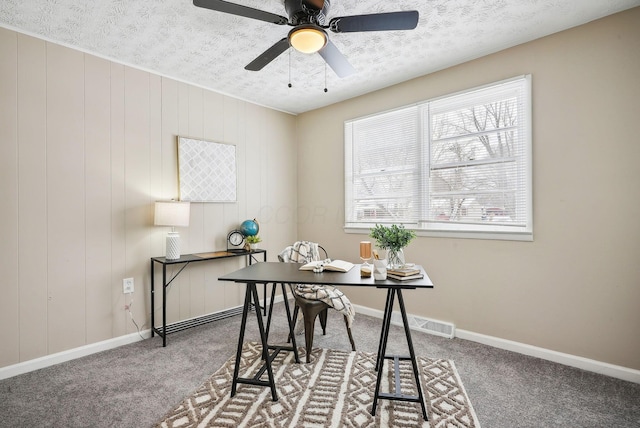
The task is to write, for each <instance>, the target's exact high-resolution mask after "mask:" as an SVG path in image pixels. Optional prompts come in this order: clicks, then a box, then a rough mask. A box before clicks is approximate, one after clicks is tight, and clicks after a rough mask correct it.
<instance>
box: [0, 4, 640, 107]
mask: <svg viewBox="0 0 640 428" xmlns="http://www.w3.org/2000/svg"><path fill="white" fill-rule="evenodd" d="M234 2H235V3H240V4H243V5H245V6H250V7H254V8H259V9H262V10H265V11H268V12H272V13H275V14H278V15H283V16H286V12H285V10H284V5H283V1H282V0H262V1H258V0H234ZM639 5H640V0H397V1H389V0H385V1H383V0H361V1H356V0H333V1H332V4H331V10H330V11H329V14H328V18H329V19H331V18H333V17H336V16H346V15H356V14H367V13H378V12H391V11H400V10H417V11H419V13H420V21H419V23H418V27H417V28H416V29H415V30H410V31H391V32H367V33H343V34H335V33H331V32H329V37H330V39H331V40H332V41H333V43H334V44H335V45H336V46H337V47H338V48H339V49H340V51H341V52H342V53H343V54H344V55H345V56H346V57H347V59H348V60H349V62H350V63H351V64H352V65H353V66H354V67H355V69H356V70H357V72H356V73H355V74H353V75H351V76H349V77H347V78H344V79H340V78H338V77H337V76H336V75H335V74H334V73H333V71H332V70H331V68H329V67H325V64H324V61H323V60H322V58H321V57H320V56H319V55H318V54H312V55H306V54H301V53H298V52H296V51H294V50H293V49H289V51H288V52H285V53H284V54H282V55H281V56H279V57H278V58H276V59H275V60H274V61H273V62H272V63H271V64H269V65H267V66H266V67H265V68H264V69H263V70H262V71H258V72H253V71H246V70H244V66H245V65H247V64H248V63H249V62H251V61H252V60H253V59H254V58H255V57H257V56H258V55H259V54H261V53H262V52H263V51H264V50H266V49H267V48H268V47H270V46H271V45H273V44H274V43H275V42H276V41H278V40H279V39H281V38H282V37H285V36H286V35H287V33H288V31H289V29H290V27H288V26H280V25H274V24H269V23H266V22H262V21H257V20H254V19H249V18H242V17H238V16H233V15H229V14H224V13H220V12H214V11H211V10H207V9H202V8H198V7H195V6H193V3H192V1H191V0H147V1H143V0H100V1H86V0H1V1H0V26H4V27H6V28H9V29H13V30H17V31H20V32H23V33H26V34H31V35H34V36H37V37H41V38H44V39H47V40H51V41H53V42H56V43H60V44H63V45H66V46H70V47H73V48H76V49H79V50H82V51H85V52H89V53H92V54H95V55H98V56H101V57H104V58H108V59H111V60H114V61H117V62H120V63H124V64H127V65H132V66H135V67H138V68H142V69H145V70H149V71H151V72H154V73H157V74H161V75H164V76H168V77H171V78H174V79H177V80H181V81H184V82H188V83H193V84H195V85H198V86H201V87H205V88H208V89H211V90H214V91H216V92H221V93H224V94H228V95H231V96H234V97H237V98H241V99H244V100H247V101H251V102H254V103H257V104H261V105H264V106H268V107H272V108H275V109H278V110H282V111H286V112H290V113H301V112H304V111H308V110H313V109H315V108H319V107H323V106H326V105H329V104H333V103H335V102H339V101H342V100H345V99H348V98H352V97H355V96H358V95H361V94H364V93H367V92H371V91H374V90H377V89H380V88H384V87H386V86H390V85H393V84H396V83H399V82H402V81H405V80H409V79H412V78H414V77H417V76H421V75H424V74H428V73H430V72H433V71H436V70H440V69H443V68H446V67H449V66H452V65H455V64H459V63H462V62H464V61H468V60H470V59H473V58H478V57H480V56H483V55H487V54H489V53H492V52H496V51H499V50H502V49H505V48H508V47H511V46H515V45H517V44H520V43H523V42H527V41H529V40H533V39H537V38H539V37H542V36H545V35H548V34H552V33H555V32H558V31H561V30H564V29H567V28H570V27H574V26H576V25H580V24H584V23H586V22H589V21H592V20H595V19H598V18H601V17H604V16H607V15H610V14H612V13H615V12H619V11H622V10H625V9H629V8H632V7H635V6H639ZM325 81H326V87H327V88H328V92H326V93H325V92H324V88H325ZM289 82H291V84H292V87H291V88H289V87H288V83H289Z"/></svg>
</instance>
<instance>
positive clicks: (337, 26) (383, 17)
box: [329, 10, 420, 33]
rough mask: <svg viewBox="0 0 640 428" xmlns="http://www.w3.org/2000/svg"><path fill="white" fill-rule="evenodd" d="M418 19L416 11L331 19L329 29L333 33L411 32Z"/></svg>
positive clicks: (418, 15)
mask: <svg viewBox="0 0 640 428" xmlns="http://www.w3.org/2000/svg"><path fill="white" fill-rule="evenodd" d="M419 17H420V14H419V13H418V11H417V10H407V11H403V12H387V13H374V14H371V15H353V16H341V17H337V18H333V19H332V20H331V21H330V22H329V29H330V30H331V31H333V32H334V33H355V32H360V31H390V30H413V29H414V28H416V26H417V25H418V18H419Z"/></svg>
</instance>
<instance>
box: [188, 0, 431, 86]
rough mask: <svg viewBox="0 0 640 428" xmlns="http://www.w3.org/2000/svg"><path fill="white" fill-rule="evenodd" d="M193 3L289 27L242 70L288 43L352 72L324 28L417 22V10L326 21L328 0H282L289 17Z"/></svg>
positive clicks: (201, 0) (401, 26)
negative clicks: (277, 39)
mask: <svg viewBox="0 0 640 428" xmlns="http://www.w3.org/2000/svg"><path fill="white" fill-rule="evenodd" d="M193 4H194V5H195V6H198V7H202V8H205V9H211V10H215V11H218V12H224V13H230V14H232V15H238V16H244V17H246V18H252V19H257V20H259V21H264V22H270V23H272V24H277V25H289V26H291V27H293V29H292V30H291V31H289V34H288V36H287V37H284V38H282V39H280V40H279V41H277V42H276V43H275V44H274V45H273V46H271V47H270V48H269V49H267V50H266V51H264V52H263V53H262V54H260V55H259V56H258V57H257V58H256V59H254V60H253V61H251V62H250V63H249V64H247V66H246V67H245V70H250V71H259V70H262V69H263V68H264V67H265V66H266V65H267V64H269V63H270V62H271V61H273V60H274V59H276V58H277V57H278V56H279V55H280V54H282V53H283V52H285V51H286V50H287V49H289V47H293V48H294V49H296V50H298V51H300V52H303V53H315V52H318V53H319V54H320V56H321V57H322V58H323V59H324V60H325V62H326V63H327V64H328V65H329V67H331V69H333V71H334V72H335V73H336V74H337V75H338V76H339V77H346V76H349V75H351V74H353V73H355V69H354V68H353V66H352V65H351V64H350V63H349V61H348V60H347V58H346V57H345V56H344V55H343V54H342V53H341V52H340V50H338V48H337V47H336V46H335V45H334V44H333V43H332V42H331V40H329V37H328V35H327V32H326V30H327V29H328V30H330V31H332V32H334V33H355V32H362V31H389V30H412V29H414V28H416V26H417V25H418V16H419V15H418V11H416V10H409V11H401V12H386V13H374V14H369V15H352V16H342V17H337V18H332V19H331V20H330V21H329V23H328V24H325V22H326V20H327V14H328V12H329V7H330V0H284V8H285V10H286V12H287V14H288V15H289V18H285V17H284V16H280V15H276V14H274V13H271V12H265V11H262V10H259V9H254V8H252V7H248V6H243V5H240V4H237V3H230V2H227V1H222V0H193Z"/></svg>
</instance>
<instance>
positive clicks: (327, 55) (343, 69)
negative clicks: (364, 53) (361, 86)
mask: <svg viewBox="0 0 640 428" xmlns="http://www.w3.org/2000/svg"><path fill="white" fill-rule="evenodd" d="M318 53H319V54H320V56H321V57H322V58H324V60H325V62H326V63H327V64H329V67H331V69H332V70H333V71H334V72H335V73H336V74H337V75H338V77H340V78H342V77H347V76H350V75H352V74H354V73H355V72H356V69H355V68H353V66H352V65H351V64H350V63H349V61H348V60H347V58H346V57H345V56H344V55H342V52H340V50H339V49H338V48H337V47H336V45H334V44H333V43H332V42H331V40H327V44H326V45H325V46H324V47H323V48H322V49H320V50H319V51H318Z"/></svg>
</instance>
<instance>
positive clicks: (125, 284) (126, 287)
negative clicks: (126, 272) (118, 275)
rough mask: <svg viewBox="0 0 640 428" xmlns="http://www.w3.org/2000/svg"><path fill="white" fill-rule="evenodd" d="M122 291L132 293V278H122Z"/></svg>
mask: <svg viewBox="0 0 640 428" xmlns="http://www.w3.org/2000/svg"><path fill="white" fill-rule="evenodd" d="M122 292H123V293H124V294H129V293H133V278H125V279H123V280H122Z"/></svg>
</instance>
